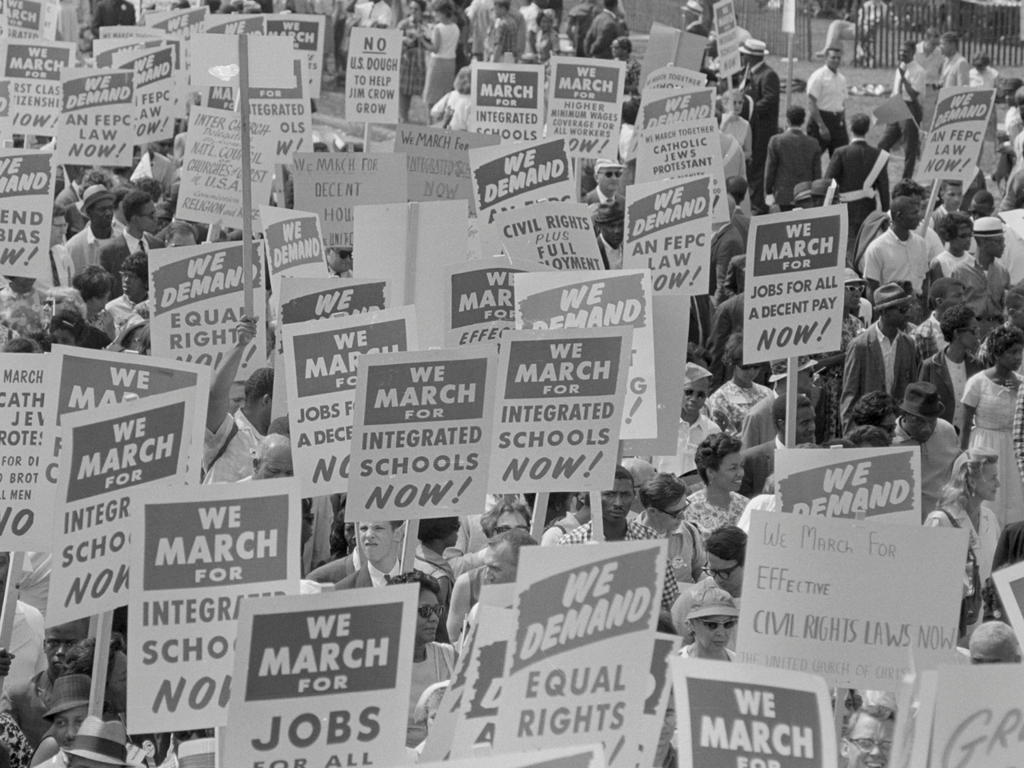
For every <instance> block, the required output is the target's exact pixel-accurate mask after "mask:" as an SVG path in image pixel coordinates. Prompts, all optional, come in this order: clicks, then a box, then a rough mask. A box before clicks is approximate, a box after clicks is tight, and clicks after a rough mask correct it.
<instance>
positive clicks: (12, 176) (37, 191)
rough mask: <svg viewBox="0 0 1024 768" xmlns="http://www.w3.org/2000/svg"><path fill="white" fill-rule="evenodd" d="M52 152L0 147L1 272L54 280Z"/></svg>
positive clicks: (7, 275)
mask: <svg viewBox="0 0 1024 768" xmlns="http://www.w3.org/2000/svg"><path fill="white" fill-rule="evenodd" d="M53 175H54V174H53V155H52V154H51V153H49V152H37V151H35V150H31V149H0V273H2V274H3V275H4V276H5V277H34V278H35V279H36V280H42V281H44V282H47V283H48V282H52V281H53V276H52V275H53V273H52V272H51V270H50V259H49V255H50V254H49V249H50V221H51V219H52V213H53V202H52V201H53V184H54V181H53Z"/></svg>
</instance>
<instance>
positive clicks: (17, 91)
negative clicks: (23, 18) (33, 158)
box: [0, 40, 75, 136]
mask: <svg viewBox="0 0 1024 768" xmlns="http://www.w3.org/2000/svg"><path fill="white" fill-rule="evenodd" d="M74 50H75V45H74V43H53V42H50V41H48V40H46V41H44V40H37V41H32V42H25V43H18V42H14V41H13V40H8V41H6V42H4V43H2V44H0V51H2V53H3V65H4V71H3V79H5V80H7V82H8V84H9V86H10V93H9V98H10V121H11V123H10V125H11V130H12V131H13V132H14V133H25V134H33V135H40V136H54V135H56V133H57V122H58V120H59V118H60V113H61V106H62V100H61V84H60V83H61V80H60V77H61V72H63V71H64V70H65V69H67V68H68V67H70V66H71V65H72V62H73V61H74Z"/></svg>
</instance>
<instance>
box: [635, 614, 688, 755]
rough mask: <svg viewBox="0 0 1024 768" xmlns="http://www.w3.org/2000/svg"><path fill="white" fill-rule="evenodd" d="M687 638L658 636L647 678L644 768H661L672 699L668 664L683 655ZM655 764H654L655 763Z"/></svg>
mask: <svg viewBox="0 0 1024 768" xmlns="http://www.w3.org/2000/svg"><path fill="white" fill-rule="evenodd" d="M682 644H683V638H681V637H679V636H678V635H667V634H664V633H662V632H658V633H656V634H655V635H654V652H653V653H652V654H651V672H650V674H649V675H648V677H647V690H646V698H645V699H644V715H643V720H641V722H640V727H641V729H642V730H643V734H642V735H641V736H640V760H639V763H638V764H639V765H642V766H659V765H661V764H660V763H658V762H657V760H656V758H657V752H658V746H659V742H660V740H661V731H662V729H663V728H664V727H665V713H666V712H667V711H668V703H669V700H670V699H671V698H672V686H671V684H670V681H671V678H670V677H669V668H668V660H669V657H670V656H674V655H675V654H677V653H679V648H680V647H681V646H682ZM652 761H653V762H652Z"/></svg>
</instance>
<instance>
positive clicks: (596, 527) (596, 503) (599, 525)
mask: <svg viewBox="0 0 1024 768" xmlns="http://www.w3.org/2000/svg"><path fill="white" fill-rule="evenodd" d="M589 498H590V526H591V531H592V533H591V535H590V539H591V541H598V542H601V543H602V544H603V543H604V542H605V541H607V539H605V537H604V518H603V517H602V516H601V492H600V491H590V496H589Z"/></svg>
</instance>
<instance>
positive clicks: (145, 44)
mask: <svg viewBox="0 0 1024 768" xmlns="http://www.w3.org/2000/svg"><path fill="white" fill-rule="evenodd" d="M133 29H134V27H133ZM181 42H182V41H181V40H178V39H176V38H172V37H163V36H161V37H154V38H142V37H111V38H107V39H105V40H94V41H93V44H92V52H93V65H94V66H96V67H100V68H103V67H113V66H116V65H115V64H114V56H115V55H116V54H118V53H127V52H129V51H142V50H153V49H156V48H162V47H164V46H167V47H170V48H171V50H172V51H174V59H175V64H177V58H178V53H179V49H180V47H181ZM175 68H177V67H175Z"/></svg>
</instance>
